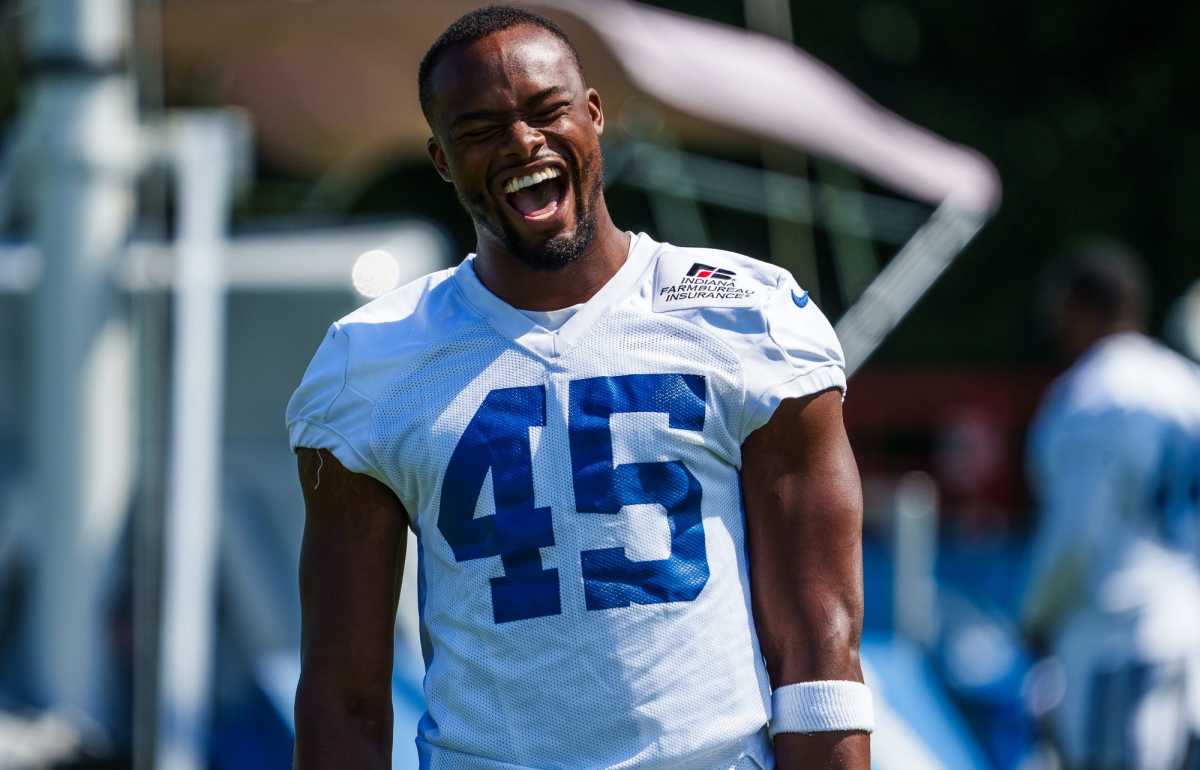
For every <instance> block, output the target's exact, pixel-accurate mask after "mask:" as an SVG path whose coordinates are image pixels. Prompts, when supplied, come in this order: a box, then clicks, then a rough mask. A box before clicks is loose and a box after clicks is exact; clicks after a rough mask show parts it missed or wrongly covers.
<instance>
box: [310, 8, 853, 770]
mask: <svg viewBox="0 0 1200 770" xmlns="http://www.w3.org/2000/svg"><path fill="white" fill-rule="evenodd" d="M434 85H435V93H436V99H435V105H434V110H433V113H434V114H433V116H432V118H431V123H432V127H433V130H434V137H433V138H432V139H430V142H429V152H430V157H431V158H432V159H433V162H434V164H435V166H437V168H438V171H439V173H441V174H442V176H443V178H445V179H446V180H447V181H450V182H452V183H453V184H454V185H455V187H456V188H457V189H458V192H459V195H460V198H462V199H463V201H464V205H465V206H466V207H467V210H468V212H469V213H471V215H472V218H473V219H474V221H475V229H476V233H477V236H478V245H477V248H476V253H477V255H478V256H477V258H476V263H475V267H476V270H477V272H478V274H479V277H480V280H481V281H483V283H484V284H485V285H486V286H487V287H488V288H489V289H490V290H491V291H492V292H493V293H495V294H496V295H497V296H499V297H500V298H502V299H504V300H505V301H506V302H508V303H509V304H510V305H513V306H515V307H520V308H526V309H534V310H553V309H556V308H561V307H566V306H568V305H573V304H577V303H579V302H584V301H586V300H588V299H589V298H590V297H591V296H592V295H593V294H595V293H596V291H597V290H599V288H600V287H601V286H603V285H604V284H605V283H606V282H607V281H608V280H609V279H610V278H611V277H612V276H613V274H614V273H616V271H617V270H618V269H619V268H620V266H621V265H622V264H623V263H624V260H625V258H626V255H627V253H628V248H629V237H628V235H626V234H625V233H623V232H621V231H620V230H618V229H617V228H616V226H615V225H613V223H612V220H611V218H610V217H609V215H608V211H607V209H606V208H605V206H604V203H603V194H602V192H599V190H598V185H596V184H595V182H596V181H597V180H598V177H599V175H600V173H601V170H600V166H599V163H598V157H599V156H598V152H599V136H600V134H601V132H602V131H603V128H604V114H603V111H602V109H601V104H600V97H599V95H598V94H596V92H595V91H594V90H593V89H589V88H586V86H585V84H584V82H583V78H582V76H581V75H580V73H579V71H578V68H577V67H576V66H575V63H574V61H573V59H572V58H571V56H570V53H569V51H568V49H567V48H566V47H565V46H564V45H562V43H561V42H560V41H558V39H557V38H555V37H554V36H553V35H551V34H549V33H547V32H545V31H543V30H541V29H540V28H537V27H531V26H520V27H515V28H512V29H509V30H505V31H504V32H500V33H496V34H493V35H491V36H489V37H487V38H484V39H483V40H480V41H477V42H476V43H473V44H471V45H468V46H461V47H459V48H457V49H454V50H452V51H451V52H450V53H449V54H448V55H447V57H446V58H445V59H443V60H442V63H441V64H440V65H439V66H438V68H437V70H436V71H435V76H434ZM551 165H553V166H555V167H557V168H559V169H560V170H561V171H563V172H564V177H565V178H567V179H569V180H570V184H569V186H568V187H566V188H565V189H564V191H563V198H564V204H565V205H562V206H560V212H561V214H560V215H558V216H555V217H550V218H548V219H547V220H545V221H532V222H529V221H524V220H523V219H522V218H521V214H520V212H517V211H514V210H513V209H512V208H511V207H508V208H506V207H505V206H506V203H505V200H504V196H503V192H502V189H501V188H502V186H503V184H504V183H505V182H506V181H507V180H508V179H510V178H512V176H513V175H514V174H516V175H520V174H523V173H528V171H529V170H530V169H539V168H543V167H549V166H551ZM579 199H586V200H591V201H592V202H593V204H594V206H593V207H592V209H591V215H592V216H593V218H594V224H595V234H594V237H593V238H592V239H591V241H590V243H589V244H588V246H587V248H586V249H585V250H583V252H582V253H581V254H580V255H579V256H578V258H577V259H575V260H574V261H571V262H569V263H568V264H565V265H563V266H562V267H560V268H559V269H557V270H544V269H543V270H539V269H534V268H532V267H530V266H529V265H528V264H527V263H526V261H524V260H522V259H521V258H519V257H518V255H516V254H515V253H514V249H513V240H512V239H513V238H514V237H515V238H517V239H518V241H517V245H518V247H520V248H536V246H537V245H538V244H539V243H545V242H546V241H548V240H550V239H553V238H569V237H570V236H571V235H572V234H573V233H574V232H575V231H576V229H577V228H578V227H579V216H578V212H579V206H578V205H577V204H576V202H575V201H576V200H579ZM584 208H585V209H586V208H587V207H586V206H585V207H584ZM506 227H507V231H506ZM298 456H299V471H300V482H301V485H302V486H303V487H304V493H305V508H306V513H305V534H304V541H303V546H302V551H301V562H300V600H301V613H302V617H301V623H302V662H301V679H300V686H299V688H298V690H297V693H296V765H295V766H296V767H297V768H298V769H299V770H326V769H327V768H343V767H355V768H364V769H366V770H373V769H375V768H378V769H379V770H383V768H387V767H390V760H389V757H390V753H391V716H392V715H391V703H390V699H389V697H390V696H389V693H390V675H391V664H392V649H393V639H392V628H393V624H394V621H395V615H396V606H397V600H398V597H399V580H400V575H401V572H402V569H403V562H404V551H405V542H406V538H407V536H408V534H407V529H406V521H407V513H406V512H405V510H404V508H403V506H402V505H401V504H400V502H399V500H397V499H396V497H395V495H394V494H392V493H391V491H390V490H388V489H387V488H386V487H385V486H384V485H382V484H380V483H379V482H378V481H376V480H375V479H372V478H370V477H367V476H364V475H360V474H355V473H351V472H349V471H347V470H346V469H345V468H344V467H343V466H342V465H341V464H339V463H338V462H337V460H336V459H334V458H333V456H332V455H330V454H329V453H328V452H326V451H321V450H315V449H303V448H302V449H299V450H298ZM742 463H743V467H742V471H741V473H742V482H743V490H744V496H745V504H746V518H747V535H748V541H749V554H750V564H751V592H752V596H753V605H754V616H755V625H756V629H757V631H758V636H759V641H760V643H761V646H762V652H763V656H764V658H765V660H766V663H767V670H768V673H769V676H770V679H771V684H772V686H774V687H781V686H783V685H786V684H793V683H797V682H805V681H814V680H822V679H837V680H852V681H862V671H861V668H860V666H859V657H858V647H859V636H860V634H861V630H862V556H861V529H862V496H861V490H860V485H859V480H858V471H857V466H856V465H855V462H854V456H853V454H852V453H851V451H850V446H849V442H848V441H847V439H846V434H845V430H844V428H843V424H842V404H841V395H840V393H838V392H836V391H827V392H824V393H821V394H818V395H815V396H812V397H809V398H806V399H790V400H787V401H785V402H784V403H783V404H782V405H781V406H780V407H779V408H778V410H777V411H776V412H775V414H774V416H773V417H772V418H771V420H770V421H769V422H768V424H767V425H766V426H764V427H763V428H761V429H759V430H758V431H756V432H755V433H754V434H752V435H751V436H750V437H749V439H747V441H746V442H745V444H744V445H743V447H742ZM775 752H776V762H777V766H778V767H779V768H782V769H784V770H793V769H795V770H799V769H800V768H803V770H867V768H868V767H869V764H870V761H869V756H870V743H869V736H867V735H866V734H863V733H849V732H833V733H817V734H797V733H790V734H781V735H779V736H777V737H776V739H775Z"/></svg>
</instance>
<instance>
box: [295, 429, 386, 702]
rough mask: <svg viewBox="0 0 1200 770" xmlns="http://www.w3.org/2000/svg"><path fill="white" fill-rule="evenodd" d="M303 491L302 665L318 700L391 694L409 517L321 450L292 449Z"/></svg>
mask: <svg viewBox="0 0 1200 770" xmlns="http://www.w3.org/2000/svg"><path fill="white" fill-rule="evenodd" d="M297 459H298V465H299V473H300V483H301V485H302V487H303V491H304V502H305V519H304V538H303V541H302V544H301V550H300V605H301V667H302V676H303V677H304V678H305V680H306V685H307V686H310V687H313V688H315V689H317V690H319V691H321V692H322V694H323V696H326V697H329V696H337V695H338V694H339V691H340V692H344V693H359V694H361V693H366V692H371V691H375V690H380V689H381V688H386V690H387V692H389V693H390V680H391V670H392V650H393V634H394V625H395V618H396V605H397V601H398V599H399V593H400V577H401V575H402V574H403V569H404V553H405V544H406V540H407V528H406V522H407V517H406V514H405V511H404V508H403V506H401V504H400V502H399V500H397V499H396V496H395V495H394V494H393V493H392V492H391V490H389V489H388V488H387V487H386V486H384V485H383V484H381V483H380V482H379V481H376V480H375V479H373V478H370V477H369V476H365V475H362V474H357V473H352V472H350V471H348V470H346V468H345V467H343V466H342V465H341V463H339V462H338V461H337V459H335V458H334V457H333V455H332V454H330V453H329V452H328V451H324V450H314V449H305V448H301V449H299V450H297ZM381 697H382V695H381Z"/></svg>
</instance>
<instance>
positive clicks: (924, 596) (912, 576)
mask: <svg viewBox="0 0 1200 770" xmlns="http://www.w3.org/2000/svg"><path fill="white" fill-rule="evenodd" d="M895 525H896V530H895V545H894V548H895V552H894V553H895V559H894V561H895V570H896V579H895V581H894V583H893V590H894V593H893V595H892V600H893V605H892V606H893V612H894V616H895V624H896V631H897V632H898V633H899V634H901V635H902V636H906V637H908V638H909V639H913V640H914V641H916V642H918V643H920V644H923V645H925V646H926V647H929V646H931V645H932V644H933V642H934V641H935V640H936V639H937V631H938V613H937V582H936V579H935V577H934V569H935V567H936V562H937V530H938V493H937V485H936V484H935V483H934V481H933V479H932V478H930V477H929V474H927V473H922V472H920V471H914V472H912V473H906V474H905V475H904V476H903V477H901V479H900V483H899V485H898V486H897V488H896V522H895Z"/></svg>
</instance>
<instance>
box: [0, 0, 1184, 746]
mask: <svg viewBox="0 0 1200 770" xmlns="http://www.w3.org/2000/svg"><path fill="white" fill-rule="evenodd" d="M431 5H433V4H421V3H416V2H409V0H393V1H392V2H389V3H378V2H368V1H367V0H353V1H351V0H347V1H345V2H338V3H333V2H328V1H327V0H309V1H302V0H294V1H285V0H262V1H261V2H256V3H252V4H250V3H241V2H235V1H234V0H209V2H205V3H195V2H185V0H20V1H18V0H0V768H43V767H97V768H99V767H112V768H117V767H121V768H124V767H134V768H137V769H138V770H149V768H180V770H184V769H185V768H187V769H190V768H201V767H211V768H222V769H225V770H235V769H237V768H252V767H253V768H286V767H290V756H291V741H292V724H291V698H292V693H293V689H294V686H295V678H296V675H297V671H298V666H299V663H298V652H297V650H298V646H299V610H298V598H297V595H296V588H295V584H296V579H295V576H296V566H297V565H296V562H297V555H298V552H299V539H300V534H301V526H302V523H303V508H302V502H301V498H300V494H299V489H298V486H297V484H296V481H295V467H294V459H293V457H292V455H291V453H290V452H289V450H288V447H287V438H286V433H285V430H284V425H283V414H284V407H285V405H286V402H287V399H288V397H289V396H290V394H291V392H292V390H293V388H294V387H295V386H296V385H297V384H298V382H299V379H300V376H301V374H302V373H303V371H304V368H305V366H306V364H307V362H308V360H309V358H310V356H311V355H312V353H313V352H314V350H315V348H316V346H317V344H318V342H319V341H320V339H321V338H322V335H323V333H324V330H325V329H326V327H327V326H328V325H329V323H331V322H332V321H334V320H336V319H337V318H338V317H340V316H342V315H344V314H345V313H347V312H349V311H350V310H352V309H353V308H355V307H356V306H358V305H360V304H362V303H364V302H366V301H368V300H369V299H370V298H372V297H374V296H378V295H379V294H382V293H384V292H386V291H388V290H390V289H391V288H394V287H395V286H398V285H400V284H403V283H405V282H407V281H409V280H411V279H413V278H415V277H417V276H419V275H421V274H424V273H426V272H430V271H432V270H436V269H441V268H442V267H445V266H449V265H452V264H455V263H457V261H459V260H460V259H461V258H462V257H463V256H464V255H465V254H466V253H467V252H468V251H470V250H471V248H472V246H473V230H472V227H471V224H470V221H469V219H468V218H467V216H466V214H465V213H464V212H463V211H462V210H461V209H460V207H459V205H458V202H457V200H456V198H455V195H454V191H453V189H452V188H451V187H450V186H448V185H446V184H444V183H443V182H442V181H441V180H440V179H439V178H438V176H437V175H436V173H435V172H434V170H433V168H432V166H431V165H430V163H429V162H428V160H427V158H426V156H425V154H424V149H423V148H424V140H425V137H426V135H427V127H426V126H425V124H424V120H423V118H422V117H421V114H420V110H419V107H418V104H417V99H416V82H415V81H416V69H417V63H418V61H419V60H420V57H421V55H422V54H423V53H424V51H425V49H426V48H427V47H428V45H429V44H430V43H431V42H432V41H433V39H434V38H435V37H436V35H437V34H438V33H439V32H440V31H441V29H443V28H444V27H445V25H446V24H448V23H449V22H450V21H451V20H453V18H455V17H456V16H457V15H458V14H459V13H461V12H464V11H466V10H469V9H470V8H472V7H474V4H471V3H466V2H459V1H457V0H456V1H455V2H446V3H441V4H436V7H429V6H431ZM528 7H530V8H531V9H534V10H538V11H541V12H545V13H547V14H548V15H550V16H551V17H552V18H554V19H556V20H558V21H560V22H561V23H562V24H563V26H564V27H565V28H566V30H567V32H568V33H569V34H570V35H571V36H572V38H573V39H574V40H575V42H576V43H577V45H578V46H579V47H580V49H581V52H582V54H583V59H584V65H585V68H586V70H587V73H588V76H589V79H590V80H591V81H592V83H593V84H594V85H596V86H597V88H598V89H599V90H600V92H601V95H602V96H603V97H604V99H605V105H606V111H607V114H608V121H609V128H610V130H609V131H608V132H607V133H606V135H605V162H606V169H607V179H606V185H607V190H606V196H607V200H608V203H609V207H610V209H611V210H612V212H613V216H614V220H615V221H616V222H617V223H618V224H619V225H620V226H622V227H624V228H626V229H630V230H634V231H638V230H644V231H646V232H648V233H650V234H652V235H654V236H655V237H657V238H658V239H660V240H671V241H673V242H676V243H683V244H688V245H709V246H714V247H718V248H724V249H729V250H732V251H738V252H742V253H746V254H750V255H753V256H756V257H759V258H763V259H768V260H770V261H773V262H776V263H778V264H782V265H784V266H786V267H788V268H789V269H790V270H792V271H793V273H795V275H796V276H797V278H798V279H799V281H800V282H801V284H802V285H804V286H805V287H806V288H809V289H810V290H811V291H812V292H813V294H814V296H816V297H817V300H818V302H819V303H820V304H821V306H822V308H823V310H824V311H825V312H826V314H827V315H828V316H829V317H830V318H831V319H832V320H835V321H836V322H837V326H838V331H839V333H840V334H841V336H842V339H843V342H844V344H845V345H846V347H847V352H848V354H849V358H850V363H851V365H852V366H853V367H854V368H855V371H854V373H853V376H852V378H851V381H850V389H849V398H848V400H847V402H846V419H847V424H848V427H849V431H850V434H851V440H852V443H853V444H854V447H855V450H856V453H857V456H858V460H859V463H860V466H861V469H862V472H863V479H864V491H865V494H866V514H867V524H866V528H867V531H866V543H865V573H866V574H865V578H866V602H867V610H866V613H867V618H866V626H867V635H866V638H865V640H864V658H865V660H866V662H867V665H868V667H869V670H870V674H869V675H870V676H871V678H872V680H873V683H874V685H875V688H876V691H877V693H879V695H880V698H881V702H882V703H883V704H884V705H883V707H882V714H881V717H880V728H879V731H878V733H877V734H876V737H875V747H876V748H875V760H874V761H875V765H876V767H878V768H885V769H888V768H913V769H915V770H921V769H922V768H946V769H947V770H970V769H972V768H980V769H981V770H982V769H984V768H997V769H1006V770H1007V769H1009V768H1025V769H1026V770H1033V768H1051V767H1057V766H1059V765H1056V764H1055V760H1054V759H1053V757H1052V756H1051V753H1050V752H1048V750H1047V749H1046V746H1045V741H1044V737H1043V736H1044V732H1045V731H1044V727H1043V725H1042V721H1041V717H1042V716H1044V714H1045V713H1046V712H1047V711H1048V710H1049V709H1051V708H1053V706H1054V703H1055V702H1056V699H1060V698H1061V693H1056V685H1055V678H1054V676H1053V672H1052V671H1051V672H1050V674H1047V671H1046V669H1045V668H1044V667H1040V668H1039V667H1038V666H1037V665H1036V664H1037V660H1038V653H1039V652H1040V651H1039V650H1035V649H1033V648H1032V647H1031V646H1030V644H1029V642H1028V640H1025V639H1023V638H1022V636H1021V634H1020V632H1019V631H1018V621H1017V615H1018V605H1019V601H1020V596H1021V593H1022V591H1023V590H1024V587H1025V586H1024V583H1025V575H1026V573H1027V571H1028V562H1029V557H1028V554H1029V544H1030V541H1031V536H1032V533H1033V532H1034V531H1035V530H1036V526H1037V523H1038V513H1037V507H1036V505H1035V504H1034V501H1033V497H1032V495H1031V492H1030V489H1029V485H1028V482H1027V479H1026V469H1025V461H1024V457H1025V446H1026V440H1027V432H1028V429H1029V424H1030V421H1031V419H1032V417H1033V415H1034V412H1035V409H1036V408H1037V405H1038V402H1039V399H1040V398H1041V397H1042V394H1043V392H1044V390H1045V388H1046V386H1047V385H1048V384H1049V383H1050V381H1051V380H1052V378H1053V377H1054V376H1055V375H1056V374H1057V373H1058V372H1059V371H1060V370H1061V368H1062V363H1061V362H1059V361H1058V360H1057V359H1056V357H1055V355H1054V349H1053V346H1052V344H1051V341H1050V340H1049V338H1048V337H1047V335H1046V334H1045V333H1044V331H1043V329H1042V326H1041V325H1040V323H1039V318H1038V313H1037V308H1036V304H1037V302H1036V300H1037V294H1038V290H1037V284H1038V276H1039V274H1040V273H1041V272H1042V270H1043V268H1044V267H1045V265H1046V264H1047V262H1048V261H1049V260H1050V259H1051V258H1052V257H1054V256H1056V255H1058V254H1060V253H1062V252H1063V250H1064V249H1066V248H1068V247H1069V246H1070V245H1071V244H1072V243H1074V242H1075V241H1076V240H1077V239H1079V238H1080V237H1084V236H1093V235H1096V234H1103V235H1106V236H1108V237H1111V238H1115V239H1118V240H1120V241H1122V242H1124V243H1126V244H1128V245H1129V246H1130V247H1131V248H1132V249H1134V250H1136V251H1137V252H1139V253H1140V254H1141V255H1142V257H1143V258H1144V261H1145V265H1146V268H1147V271H1148V276H1149V281H1150V286H1151V291H1152V302H1151V306H1150V330H1151V332H1152V333H1154V334H1157V335H1162V336H1165V337H1166V338H1167V339H1168V340H1169V341H1170V342H1171V344H1172V345H1174V346H1175V347H1176V348H1177V349H1179V350H1181V351H1184V352H1188V351H1189V350H1190V354H1191V355H1193V356H1194V355H1195V354H1196V350H1197V349H1198V348H1200V341H1198V340H1200V320H1198V319H1200V309H1197V307H1198V306H1200V296H1198V293H1197V291H1196V290H1193V291H1192V293H1191V297H1192V299H1191V300H1190V304H1188V302H1189V301H1188V300H1187V299H1186V295H1187V291H1188V288H1189V286H1192V285H1193V283H1194V282H1195V281H1196V279H1197V278H1198V277H1200V224H1198V222H1200V219H1198V218H1197V217H1196V216H1194V215H1193V213H1192V211H1191V210H1190V206H1192V205H1193V203H1194V201H1195V199H1196V195H1195V193H1196V190H1198V189H1200V145H1198V144H1197V143H1196V142H1195V141H1193V137H1194V136H1195V135H1197V132H1198V131H1200V118H1197V117H1196V115H1197V113H1196V111H1195V110H1194V109H1192V108H1190V107H1189V106H1188V105H1191V104H1194V102H1195V101H1196V100H1197V98H1198V97H1200V67H1197V66H1196V61H1195V51H1196V44H1197V41H1198V40H1200V5H1196V4H1188V3H1166V2H1154V0H1151V1H1150V2H1144V3H1141V4H1139V5H1138V6H1137V7H1136V8H1133V7H1130V6H1127V5H1124V4H1119V3H1114V2H1091V3H1085V2H1078V1H1077V0H1043V1H1042V2H1038V3H1031V2H1029V3H990V4H981V3H959V2H948V1H947V0H849V1H848V2H841V3H832V4H828V3H827V4H820V5H818V4H815V3H810V2H803V1H802V0H793V1H791V2H789V1H788V0H742V2H733V1H730V0H725V1H723V2H719V1H718V0H691V1H688V2H684V1H666V0H663V1H661V2H647V3H627V2H619V1H617V0H614V1H613V2H570V1H569V0H563V1H562V2H554V3H531V4H529V6H528ZM689 78H699V79H700V80H701V82H703V83H705V84H706V87H705V88H694V87H693V88H689V87H687V85H686V84H687V83H689V82H691V81H689ZM1001 188H1002V189H1001ZM409 562H410V564H409V567H410V569H411V568H412V567H413V566H415V564H413V562H415V559H413V558H410V559H409ZM407 582H408V583H410V584H411V583H415V581H407ZM412 604H413V601H412V598H411V597H410V596H409V595H408V594H407V592H406V596H405V598H404V599H403V600H402V605H403V608H402V612H401V619H400V622H399V626H400V627H399V629H398V634H397V651H398V654H397V666H396V673H395V677H394V690H395V696H396V697H395V702H396V722H397V725H396V735H397V738H396V742H395V745H396V750H395V754H396V759H395V766H396V767H415V766H416V765H415V762H416V757H415V751H414V750H413V745H412V735H413V734H414V731H415V722H416V719H417V717H418V716H419V715H420V713H421V709H422V704H421V695H420V675H421V664H420V657H419V653H417V652H416V643H415V630H414V622H415V620H414V617H415V610H413V608H412V606H411V605H412ZM1186 611H1187V612H1191V613H1197V612H1200V608H1195V607H1193V608H1188V609H1187V610H1186Z"/></svg>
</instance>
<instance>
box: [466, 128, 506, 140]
mask: <svg viewBox="0 0 1200 770" xmlns="http://www.w3.org/2000/svg"><path fill="white" fill-rule="evenodd" d="M497 130H498V129H497V127H496V126H486V127H483V128H474V129H471V130H470V131H463V132H461V133H459V135H458V138H459V139H465V140H467V141H469V142H473V141H478V140H480V139H487V138H488V137H490V136H492V135H493V134H495V133H496V131H497Z"/></svg>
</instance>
